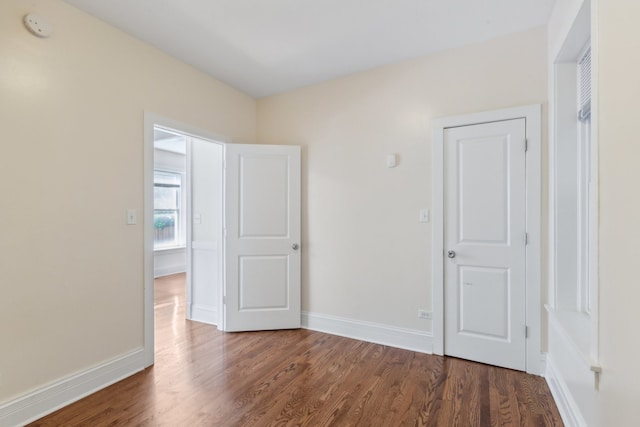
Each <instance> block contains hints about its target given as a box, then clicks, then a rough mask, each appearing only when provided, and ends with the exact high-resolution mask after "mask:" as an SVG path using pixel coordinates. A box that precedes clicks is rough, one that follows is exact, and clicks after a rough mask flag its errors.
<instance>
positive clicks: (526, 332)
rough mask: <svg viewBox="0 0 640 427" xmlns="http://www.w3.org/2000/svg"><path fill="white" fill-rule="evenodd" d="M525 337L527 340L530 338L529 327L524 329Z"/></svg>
mask: <svg viewBox="0 0 640 427" xmlns="http://www.w3.org/2000/svg"><path fill="white" fill-rule="evenodd" d="M524 337H525V338H529V327H528V326H525V327H524Z"/></svg>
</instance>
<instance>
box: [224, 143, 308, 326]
mask: <svg viewBox="0 0 640 427" xmlns="http://www.w3.org/2000/svg"><path fill="white" fill-rule="evenodd" d="M300 187H301V185H300V147H297V146H275V145H248V144H227V145H226V146H225V219H224V220H225V233H226V237H225V242H224V245H225V279H224V282H225V284H224V299H223V301H224V311H223V316H222V322H221V323H222V324H221V325H220V329H221V330H224V331H253V330H266V329H294V328H299V327H300V250H301V248H300Z"/></svg>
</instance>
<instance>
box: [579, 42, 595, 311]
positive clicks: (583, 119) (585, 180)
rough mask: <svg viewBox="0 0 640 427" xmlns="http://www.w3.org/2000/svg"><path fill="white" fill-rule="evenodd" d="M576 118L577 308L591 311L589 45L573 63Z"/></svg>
mask: <svg viewBox="0 0 640 427" xmlns="http://www.w3.org/2000/svg"><path fill="white" fill-rule="evenodd" d="M577 66H578V70H577V77H578V78H577V82H578V88H577V91H578V96H577V98H578V99H577V106H578V111H577V119H578V124H577V127H578V150H577V151H578V153H577V154H578V221H577V225H578V251H579V253H578V309H579V311H582V312H585V313H589V312H590V311H591V292H590V284H589V251H590V243H589V240H590V239H589V232H590V231H589V229H590V227H591V218H590V212H589V209H590V205H591V204H590V199H591V192H592V184H591V47H590V46H589V45H587V47H586V48H585V49H583V52H582V54H581V55H580V57H579V58H578V62H577Z"/></svg>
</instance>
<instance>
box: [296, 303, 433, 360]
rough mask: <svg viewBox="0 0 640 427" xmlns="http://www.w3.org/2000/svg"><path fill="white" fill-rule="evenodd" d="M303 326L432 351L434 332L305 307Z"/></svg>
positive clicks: (345, 335)
mask: <svg viewBox="0 0 640 427" xmlns="http://www.w3.org/2000/svg"><path fill="white" fill-rule="evenodd" d="M302 327H303V328H305V329H311V330H314V331H319V332H325V333H327V334H332V335H340V336H342V337H347V338H353V339H357V340H361V341H368V342H373V343H376V344H382V345H388V346H390V347H398V348H403V349H406V350H412V351H417V352H420V353H429V354H431V353H433V335H432V334H431V333H430V332H424V331H418V330H415V329H404V328H398V327H395V326H388V325H381V324H379V323H370V322H362V321H359V320H352V319H345V318H342V317H336V316H328V315H325V314H318V313H309V312H305V311H303V312H302Z"/></svg>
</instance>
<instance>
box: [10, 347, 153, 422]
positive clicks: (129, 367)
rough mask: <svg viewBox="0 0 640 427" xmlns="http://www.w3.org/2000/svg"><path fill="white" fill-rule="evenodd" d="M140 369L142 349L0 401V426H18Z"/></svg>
mask: <svg viewBox="0 0 640 427" xmlns="http://www.w3.org/2000/svg"><path fill="white" fill-rule="evenodd" d="M143 369H144V349H142V348H140V349H137V350H134V351H132V352H131V353H128V354H125V355H123V356H120V357H117V358H115V359H112V360H110V361H108V362H106V363H103V364H101V365H99V366H96V367H94V368H91V369H87V370H86V371H83V372H79V373H77V374H75V375H71V376H68V377H66V378H63V379H61V380H58V381H56V382H54V383H52V384H50V385H48V386H45V387H42V388H40V389H37V390H35V391H33V392H31V393H28V394H26V395H24V396H21V397H18V398H16V399H13V400H10V401H8V402H4V403H0V426H2V427H9V426H22V425H26V424H28V423H30V422H33V421H35V420H37V419H39V418H42V417H44V416H45V415H47V414H50V413H52V412H54V411H57V410H58V409H60V408H62V407H64V406H67V405H69V404H71V403H73V402H75V401H77V400H80V399H82V398H83V397H85V396H88V395H90V394H92V393H95V392H96V391H98V390H101V389H103V388H105V387H107V386H110V385H111V384H113V383H116V382H118V381H120V380H122V379H124V378H126V377H128V376H131V375H133V374H135V373H136V372H139V371H141V370H143Z"/></svg>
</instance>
